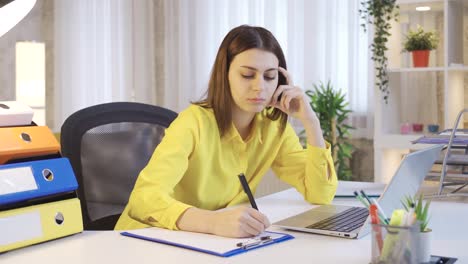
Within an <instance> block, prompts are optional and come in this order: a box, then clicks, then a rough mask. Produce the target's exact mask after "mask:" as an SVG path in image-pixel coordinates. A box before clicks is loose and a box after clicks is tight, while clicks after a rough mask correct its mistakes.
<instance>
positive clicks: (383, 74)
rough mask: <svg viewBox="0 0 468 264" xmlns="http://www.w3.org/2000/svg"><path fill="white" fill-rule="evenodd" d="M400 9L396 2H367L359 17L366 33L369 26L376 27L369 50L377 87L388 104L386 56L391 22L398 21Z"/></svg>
mask: <svg viewBox="0 0 468 264" xmlns="http://www.w3.org/2000/svg"><path fill="white" fill-rule="evenodd" d="M399 13H400V7H399V6H398V5H397V4H396V0H367V1H362V2H361V9H360V10H359V15H360V17H361V19H363V20H364V21H365V23H362V24H361V26H362V27H363V29H364V32H366V31H367V24H369V25H374V38H373V43H371V44H370V46H369V48H370V50H371V52H372V57H371V59H372V60H373V61H374V68H375V77H376V81H375V85H376V86H377V87H378V88H379V90H380V91H381V92H382V94H383V99H384V101H385V103H388V95H389V94H390V91H389V89H388V75H387V64H388V60H387V57H386V56H385V51H387V50H388V48H387V41H388V37H389V36H390V35H391V34H390V29H391V24H390V21H391V20H392V19H394V20H395V21H398V16H399Z"/></svg>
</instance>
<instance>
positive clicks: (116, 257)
mask: <svg viewBox="0 0 468 264" xmlns="http://www.w3.org/2000/svg"><path fill="white" fill-rule="evenodd" d="M257 203H258V206H259V209H260V210H261V211H262V212H264V213H265V214H266V215H267V216H268V217H269V219H270V221H272V222H275V221H277V220H280V219H283V218H286V217H288V216H291V215H294V214H297V213H300V212H303V211H305V210H307V209H309V208H312V207H313V205H310V204H308V203H306V202H305V201H304V200H303V199H302V196H301V195H300V194H299V193H297V192H296V191H295V190H293V189H289V190H285V191H282V192H279V193H276V194H272V195H269V196H266V197H263V198H261V199H258V201H257ZM334 203H336V204H357V203H356V201H355V200H354V199H352V198H351V199H344V198H342V199H335V201H334ZM431 208H432V210H431V211H432V218H431V222H430V227H431V228H432V229H433V230H434V231H433V232H434V233H433V241H432V246H433V248H432V254H435V255H442V256H450V257H456V258H458V261H457V263H468V250H467V245H468V231H467V228H466V225H467V224H468V204H462V203H453V202H433V203H432V206H431ZM272 230H275V228H272ZM282 231H284V230H282ZM288 232H289V231H288ZM289 233H290V234H292V235H294V236H295V237H296V238H295V239H293V240H289V241H286V242H283V243H280V244H276V245H272V246H268V247H264V248H260V249H257V250H253V251H250V252H247V253H245V254H240V255H236V256H233V257H229V258H220V257H216V256H211V255H208V254H204V253H199V252H195V251H190V250H184V249H181V248H177V247H171V246H166V245H162V244H158V243H152V242H148V241H143V240H139V239H133V238H128V237H124V236H121V235H119V233H118V232H114V231H96V232H91V231H85V232H83V233H81V234H77V235H73V236H70V237H66V238H61V239H58V240H55V241H50V242H47V243H43V244H40V245H35V246H30V247H27V248H23V249H19V250H15V251H11V252H7V253H5V254H0V263H1V264H4V263H5V264H9V263H11V264H34V263H45V264H55V263H57V264H63V263H66V264H75V263H76V264H78V263H80V264H84V263H101V262H103V261H105V263H108V264H114V263H132V264H142V263H151V264H155V263H200V264H202V263H203V264H206V263H269V264H270V263H281V264H290V263H369V261H370V258H371V243H370V236H369V235H367V236H365V237H364V238H362V239H359V240H351V239H344V238H334V237H328V236H320V235H313V234H306V233H300V232H292V231H291V232H289ZM0 235H1V234H0Z"/></svg>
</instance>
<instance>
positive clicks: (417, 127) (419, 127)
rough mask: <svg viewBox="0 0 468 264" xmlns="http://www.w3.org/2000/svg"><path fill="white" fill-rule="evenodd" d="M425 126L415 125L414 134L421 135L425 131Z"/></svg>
mask: <svg viewBox="0 0 468 264" xmlns="http://www.w3.org/2000/svg"><path fill="white" fill-rule="evenodd" d="M423 127H424V126H423V124H419V123H413V132H416V133H420V132H422V131H423Z"/></svg>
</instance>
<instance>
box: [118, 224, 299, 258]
mask: <svg viewBox="0 0 468 264" xmlns="http://www.w3.org/2000/svg"><path fill="white" fill-rule="evenodd" d="M120 234H121V235H124V236H128V237H133V238H139V239H143V240H147V241H152V242H156V243H161V244H165V245H170V246H176V247H181V248H185V249H190V250H195V251H199V252H203V253H207V254H211V255H215V256H219V257H230V256H234V255H237V254H240V253H244V252H247V251H249V250H252V249H256V248H260V247H265V246H269V245H273V244H275V243H280V242H283V241H286V240H290V239H293V238H294V237H293V236H291V235H289V234H284V233H278V232H270V231H265V232H263V233H262V234H260V235H258V236H256V237H252V238H229V237H221V236H216V235H210V234H203V233H194V232H187V231H173V230H167V229H163V228H157V227H151V228H143V229H136V230H131V231H127V232H122V233H120Z"/></svg>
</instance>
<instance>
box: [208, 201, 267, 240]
mask: <svg viewBox="0 0 468 264" xmlns="http://www.w3.org/2000/svg"><path fill="white" fill-rule="evenodd" d="M212 220H213V222H212V224H213V226H212V232H211V233H213V234H215V235H219V236H225V237H252V236H256V235H258V234H260V233H262V232H263V231H265V229H267V228H268V227H269V226H270V221H268V218H267V217H266V216H265V215H264V214H262V213H260V212H259V211H257V210H255V209H253V208H251V207H246V206H238V207H233V208H224V209H220V210H217V211H214V212H213V219H212Z"/></svg>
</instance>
